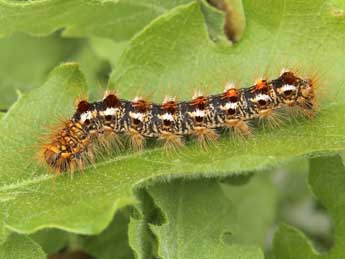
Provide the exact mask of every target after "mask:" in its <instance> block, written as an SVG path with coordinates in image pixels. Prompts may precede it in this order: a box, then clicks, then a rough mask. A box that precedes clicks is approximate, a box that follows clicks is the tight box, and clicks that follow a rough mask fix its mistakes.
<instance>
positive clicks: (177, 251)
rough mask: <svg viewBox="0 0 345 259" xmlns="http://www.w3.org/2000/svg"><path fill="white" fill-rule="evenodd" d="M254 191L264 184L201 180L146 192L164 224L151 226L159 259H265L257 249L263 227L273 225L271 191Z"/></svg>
mask: <svg viewBox="0 0 345 259" xmlns="http://www.w3.org/2000/svg"><path fill="white" fill-rule="evenodd" d="M235 180H237V179H234V181H235ZM253 180H254V179H253ZM261 180H262V179H261ZM228 183H231V180H228ZM256 185H259V186H260V187H264V186H265V185H267V184H266V183H265V182H264V181H257V179H255V180H254V182H250V183H249V184H248V185H246V186H243V187H242V186H241V185H240V186H237V185H230V184H222V185H220V184H219V183H218V182H216V181H212V180H199V181H192V182H185V181H173V182H170V183H165V184H163V183H161V184H159V185H155V186H152V187H149V188H148V191H149V193H150V194H151V195H152V197H153V199H154V201H155V203H156V204H157V206H158V207H159V208H160V209H161V210H162V212H163V214H164V215H165V218H166V222H165V223H164V224H163V225H161V226H157V225H151V229H152V230H153V232H154V233H155V234H156V235H157V238H158V244H159V247H158V249H159V250H158V251H159V256H161V257H162V258H166V259H169V258H181V259H182V258H186V259H187V258H188V259H192V258H215V259H216V258H263V254H262V252H261V251H260V245H261V242H262V240H263V236H265V232H266V227H267V226H265V225H266V224H267V223H268V222H270V221H272V219H273V212H274V209H273V202H272V201H271V200H272V198H273V197H270V196H272V195H271V194H272V192H271V191H268V190H265V189H261V190H260V189H259V188H257V187H259V186H256ZM257 191H259V192H257ZM251 221H252V222H251ZM267 221H268V222H267ZM246 224H247V226H246ZM262 226H264V227H263V228H262ZM248 230H250V231H249V232H248ZM251 232H252V233H253V236H251V237H250V236H249V234H250V233H251ZM224 235H225V236H226V238H225V240H226V243H224V240H223V239H224ZM246 235H247V236H246Z"/></svg>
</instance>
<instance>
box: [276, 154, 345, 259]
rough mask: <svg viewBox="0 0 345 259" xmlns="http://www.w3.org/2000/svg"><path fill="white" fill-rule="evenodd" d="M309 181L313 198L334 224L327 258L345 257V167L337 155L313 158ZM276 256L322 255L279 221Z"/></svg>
mask: <svg viewBox="0 0 345 259" xmlns="http://www.w3.org/2000/svg"><path fill="white" fill-rule="evenodd" d="M309 183H310V186H311V189H312V191H313V193H314V194H315V196H316V198H318V199H319V200H320V202H321V203H322V204H323V205H324V206H325V207H326V209H327V210H328V212H329V214H330V215H331V216H332V219H333V222H334V225H335V229H336V231H335V246H334V247H333V248H332V249H331V251H329V253H328V255H327V258H330V259H337V258H339V259H340V258H343V257H344V249H345V238H344V235H343V233H344V231H345V229H344V223H343V218H344V214H345V203H344V201H345V195H344V192H343V189H344V184H345V167H344V164H343V161H342V159H341V158H340V157H339V156H333V157H324V158H314V159H312V160H311V162H310V173H309ZM274 253H275V255H276V258H279V259H280V258H282V259H285V258H288V259H290V258H291V259H292V258H294V259H298V258H303V259H304V258H306V259H309V258H323V256H321V255H319V253H318V252H316V251H315V249H313V247H312V245H311V244H310V243H309V241H308V240H307V239H306V237H305V236H304V235H303V234H302V233H301V232H300V231H298V230H296V229H295V228H292V227H289V226H286V225H282V226H281V227H280V228H279V230H278V231H277V233H276V235H275V237H274Z"/></svg>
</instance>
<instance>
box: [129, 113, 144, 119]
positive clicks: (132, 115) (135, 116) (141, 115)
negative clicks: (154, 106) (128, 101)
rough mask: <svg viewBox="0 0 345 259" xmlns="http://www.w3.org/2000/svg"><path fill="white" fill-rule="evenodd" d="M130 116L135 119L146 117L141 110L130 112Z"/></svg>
mask: <svg viewBox="0 0 345 259" xmlns="http://www.w3.org/2000/svg"><path fill="white" fill-rule="evenodd" d="M129 116H130V117H131V118H133V119H138V120H140V121H143V120H144V117H145V115H144V114H143V113H141V112H129Z"/></svg>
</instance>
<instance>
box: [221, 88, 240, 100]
mask: <svg viewBox="0 0 345 259" xmlns="http://www.w3.org/2000/svg"><path fill="white" fill-rule="evenodd" d="M223 98H224V99H229V101H230V102H232V103H235V102H237V101H238V91H237V89H235V88H231V89H228V90H227V91H226V92H225V93H224V96H223Z"/></svg>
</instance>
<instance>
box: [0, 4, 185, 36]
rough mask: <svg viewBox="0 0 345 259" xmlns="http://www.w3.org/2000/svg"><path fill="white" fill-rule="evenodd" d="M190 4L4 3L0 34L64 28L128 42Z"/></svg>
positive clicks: (72, 32) (0, 7)
mask: <svg viewBox="0 0 345 259" xmlns="http://www.w3.org/2000/svg"><path fill="white" fill-rule="evenodd" d="M190 1H191V0H176V1H167V0H164V1H157V0H145V1H129V0H120V1H115V0H108V1H103V0H92V1H87V2H85V1H83V0H77V1H69V0H46V1H25V2H18V1H17V2H16V1H10V0H1V1H0V13H1V14H2V15H1V18H0V35H7V34H10V33H12V32H15V31H25V32H27V33H31V34H36V35H42V34H49V33H52V32H54V31H56V30H57V29H61V28H65V31H64V35H66V36H74V37H82V36H100V37H106V38H111V39H114V40H127V39H129V38H131V37H132V36H133V34H134V33H136V32H138V31H139V30H140V29H142V28H143V27H144V26H145V25H146V24H148V23H149V22H150V21H151V20H152V19H153V18H155V17H157V16H159V15H161V14H163V13H165V12H167V11H169V9H171V8H174V7H175V6H178V5H180V4H183V3H188V2H190ZM17 17H20V19H18V18H17Z"/></svg>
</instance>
